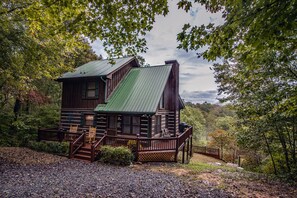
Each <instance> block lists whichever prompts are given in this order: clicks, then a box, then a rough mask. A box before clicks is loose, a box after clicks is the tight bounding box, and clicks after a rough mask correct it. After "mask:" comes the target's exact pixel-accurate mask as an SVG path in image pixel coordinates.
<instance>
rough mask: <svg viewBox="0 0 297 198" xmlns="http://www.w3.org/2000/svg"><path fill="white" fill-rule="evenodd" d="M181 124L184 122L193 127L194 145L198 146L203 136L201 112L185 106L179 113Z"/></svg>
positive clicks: (203, 127) (203, 122) (203, 121)
mask: <svg viewBox="0 0 297 198" xmlns="http://www.w3.org/2000/svg"><path fill="white" fill-rule="evenodd" d="M180 119H181V122H185V123H187V124H188V125H191V126H192V127H193V139H194V144H199V141H200V140H201V137H203V136H205V119H204V116H203V114H202V113H201V111H200V110H199V109H197V108H193V107H190V106H186V107H185V109H183V110H182V111H181V115H180Z"/></svg>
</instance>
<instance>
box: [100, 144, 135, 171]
mask: <svg viewBox="0 0 297 198" xmlns="http://www.w3.org/2000/svg"><path fill="white" fill-rule="evenodd" d="M100 151H101V155H100V161H102V162H104V163H108V164H114V165H121V166H127V165H130V164H131V163H132V161H133V158H134V157H133V154H132V153H131V151H130V150H129V149H128V148H127V147H123V146H120V147H111V146H103V147H101V149H100Z"/></svg>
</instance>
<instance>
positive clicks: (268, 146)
mask: <svg viewBox="0 0 297 198" xmlns="http://www.w3.org/2000/svg"><path fill="white" fill-rule="evenodd" d="M262 134H263V137H264V140H265V143H266V146H267V150H268V153H269V155H270V158H271V161H272V165H273V170H274V174H275V175H277V170H276V166H275V162H274V158H273V155H272V152H271V148H270V145H269V142H268V140H267V137H266V135H265V132H264V131H263V132H262Z"/></svg>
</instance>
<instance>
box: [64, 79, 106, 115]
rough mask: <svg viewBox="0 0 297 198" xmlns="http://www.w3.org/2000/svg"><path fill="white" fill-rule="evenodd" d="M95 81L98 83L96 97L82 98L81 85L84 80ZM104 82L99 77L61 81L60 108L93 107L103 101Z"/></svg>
mask: <svg viewBox="0 0 297 198" xmlns="http://www.w3.org/2000/svg"><path fill="white" fill-rule="evenodd" d="M88 81H89V82H91V81H95V82H98V83H99V86H98V88H99V93H98V98H97V99H87V98H86V99H84V98H83V96H82V91H83V86H84V84H85V83H86V82H88ZM104 96H105V83H104V82H103V81H102V80H101V79H100V78H99V79H85V80H78V79H76V80H67V81H64V82H63V91H62V108H75V109H78V108H95V107H96V106H97V105H98V104H102V103H104Z"/></svg>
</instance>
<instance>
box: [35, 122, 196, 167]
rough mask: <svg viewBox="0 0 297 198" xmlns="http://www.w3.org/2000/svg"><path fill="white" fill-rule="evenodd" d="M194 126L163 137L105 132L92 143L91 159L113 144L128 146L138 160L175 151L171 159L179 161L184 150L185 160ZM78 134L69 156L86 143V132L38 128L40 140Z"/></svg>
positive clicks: (189, 150) (71, 144) (64, 137)
mask: <svg viewBox="0 0 297 198" xmlns="http://www.w3.org/2000/svg"><path fill="white" fill-rule="evenodd" d="M192 133H193V131H192V127H189V128H186V129H185V131H184V132H183V133H181V134H180V135H177V136H175V137H162V138H146V137H139V136H136V137H125V136H111V135H107V134H104V136H103V137H102V138H101V139H99V140H97V141H96V142H95V143H93V144H92V145H91V161H94V160H95V158H96V156H97V154H98V153H99V149H100V147H101V146H102V145H111V146H128V147H129V148H130V149H131V150H132V152H134V154H135V158H136V161H138V160H139V155H140V154H143V153H151V154H152V153H154V152H155V153H161V152H164V153H166V152H167V153H174V159H171V158H170V161H178V153H179V151H181V150H182V152H183V158H182V162H184V160H185V159H184V157H185V156H184V155H185V152H186V153H187V156H186V157H187V158H188V155H189V152H190V156H191V155H192ZM68 134H70V135H76V138H74V141H71V142H70V150H69V157H70V158H72V157H73V155H74V154H75V153H76V152H77V151H78V150H79V148H81V147H82V146H83V145H84V142H85V135H86V134H85V133H82V134H81V133H70V132H67V131H64V130H58V129H46V130H38V140H52V141H63V140H67V139H66V137H67V136H68Z"/></svg>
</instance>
